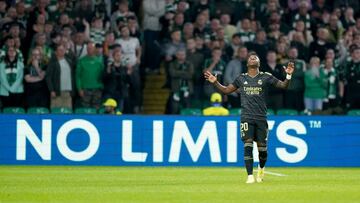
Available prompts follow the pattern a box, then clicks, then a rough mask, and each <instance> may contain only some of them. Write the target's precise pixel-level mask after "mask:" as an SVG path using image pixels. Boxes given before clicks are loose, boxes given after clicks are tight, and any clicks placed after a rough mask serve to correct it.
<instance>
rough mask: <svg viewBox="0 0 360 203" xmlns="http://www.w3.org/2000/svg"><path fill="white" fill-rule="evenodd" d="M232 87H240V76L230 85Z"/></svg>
mask: <svg viewBox="0 0 360 203" xmlns="http://www.w3.org/2000/svg"><path fill="white" fill-rule="evenodd" d="M231 84H232V85H234V87H236V88H237V89H238V88H240V87H241V78H240V76H239V77H237V78H236V79H235V80H234V82H232V83H231Z"/></svg>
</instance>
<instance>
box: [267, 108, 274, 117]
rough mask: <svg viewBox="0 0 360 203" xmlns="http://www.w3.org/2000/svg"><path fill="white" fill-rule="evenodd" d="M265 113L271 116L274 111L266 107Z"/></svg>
mask: <svg viewBox="0 0 360 203" xmlns="http://www.w3.org/2000/svg"><path fill="white" fill-rule="evenodd" d="M266 115H268V116H273V115H275V111H274V110H272V109H268V110H267V113H266Z"/></svg>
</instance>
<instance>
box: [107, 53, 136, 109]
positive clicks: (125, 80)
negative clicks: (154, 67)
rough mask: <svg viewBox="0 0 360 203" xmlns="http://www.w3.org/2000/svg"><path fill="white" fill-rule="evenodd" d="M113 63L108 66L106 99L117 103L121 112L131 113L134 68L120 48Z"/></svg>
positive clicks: (114, 55)
mask: <svg viewBox="0 0 360 203" xmlns="http://www.w3.org/2000/svg"><path fill="white" fill-rule="evenodd" d="M112 54H113V61H112V62H111V63H110V64H109V65H108V66H107V69H106V73H105V76H104V83H105V88H104V97H105V98H112V99H114V100H115V101H116V103H117V107H118V108H119V109H120V111H122V112H124V113H126V112H128V113H129V112H131V109H130V100H129V88H130V82H131V79H130V75H131V73H132V70H133V69H132V66H131V65H130V64H129V63H127V62H126V61H125V60H124V57H122V56H123V54H122V51H121V49H120V48H117V49H115V50H114V52H113V53H112Z"/></svg>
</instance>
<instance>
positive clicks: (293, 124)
mask: <svg viewBox="0 0 360 203" xmlns="http://www.w3.org/2000/svg"><path fill="white" fill-rule="evenodd" d="M288 130H295V132H296V133H297V134H301V135H304V134H306V128H305V126H304V124H302V123H301V122H299V121H296V120H288V121H284V122H282V123H280V125H279V126H278V128H277V130H276V135H277V137H278V139H279V141H280V142H282V143H284V144H287V145H291V146H294V147H296V148H297V151H296V152H295V153H289V152H288V151H287V150H286V148H285V147H281V148H276V154H277V156H278V157H279V159H281V160H282V161H284V162H287V163H297V162H300V161H302V160H303V159H304V158H305V157H306V155H307V152H308V147H307V144H306V142H305V141H304V140H303V139H300V138H298V137H294V136H291V135H289V134H287V131H288Z"/></svg>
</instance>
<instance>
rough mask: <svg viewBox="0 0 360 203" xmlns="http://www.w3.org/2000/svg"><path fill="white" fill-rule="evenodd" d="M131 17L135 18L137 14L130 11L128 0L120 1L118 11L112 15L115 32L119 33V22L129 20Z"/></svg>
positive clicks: (112, 25)
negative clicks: (121, 19) (119, 20)
mask: <svg viewBox="0 0 360 203" xmlns="http://www.w3.org/2000/svg"><path fill="white" fill-rule="evenodd" d="M129 16H135V14H134V13H133V12H131V11H129V2H128V1H127V0H120V1H119V3H118V7H117V10H116V11H114V12H113V14H112V15H111V27H112V29H113V30H114V31H116V32H118V31H119V30H118V27H117V20H118V19H119V18H120V17H122V18H127V17H129Z"/></svg>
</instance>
